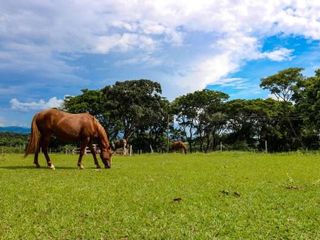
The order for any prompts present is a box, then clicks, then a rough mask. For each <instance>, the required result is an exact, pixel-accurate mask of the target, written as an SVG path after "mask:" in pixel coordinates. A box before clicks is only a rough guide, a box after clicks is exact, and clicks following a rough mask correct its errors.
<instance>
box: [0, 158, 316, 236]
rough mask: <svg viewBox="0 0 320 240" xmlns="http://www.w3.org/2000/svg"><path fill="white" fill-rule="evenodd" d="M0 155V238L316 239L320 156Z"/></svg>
mask: <svg viewBox="0 0 320 240" xmlns="http://www.w3.org/2000/svg"><path fill="white" fill-rule="evenodd" d="M51 157H52V159H53V162H54V164H55V166H56V170H55V171H53V170H49V169H46V168H45V161H44V158H43V157H42V156H41V158H40V164H42V166H43V168H41V169H35V168H34V167H33V165H32V156H30V157H28V158H27V159H23V158H22V156H21V155H15V154H7V155H0V239H192V238H194V239H214V238H217V239H319V238H320V230H319V222H320V197H319V196H320V171H319V167H320V155H318V154H300V153H291V154H274V155H272V154H254V153H241V152H226V153H212V154H187V155H182V154H163V155H157V154H154V155H136V156H132V157H119V156H116V157H114V159H113V166H112V168H111V169H110V170H106V169H102V170H100V171H98V170H96V169H94V164H93V160H92V157H91V156H89V155H88V156H86V157H85V159H84V164H85V167H86V169H85V170H78V169H77V168H76V162H77V156H76V155H63V154H61V155H51Z"/></svg>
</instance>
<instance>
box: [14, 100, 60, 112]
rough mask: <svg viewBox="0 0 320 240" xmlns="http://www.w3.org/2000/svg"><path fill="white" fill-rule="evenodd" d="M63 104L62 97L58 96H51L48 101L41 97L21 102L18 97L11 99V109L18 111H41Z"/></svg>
mask: <svg viewBox="0 0 320 240" xmlns="http://www.w3.org/2000/svg"><path fill="white" fill-rule="evenodd" d="M62 104H63V100H62V99H58V98H56V97H53V98H50V99H49V100H48V101H47V102H46V101H45V100H43V99H40V100H39V101H38V102H20V101H19V100H18V99H16V98H13V99H11V100H10V105H11V109H13V110H18V111H23V112H26V111H30V110H32V111H39V110H43V109H46V108H55V107H56V108H58V107H61V106H62Z"/></svg>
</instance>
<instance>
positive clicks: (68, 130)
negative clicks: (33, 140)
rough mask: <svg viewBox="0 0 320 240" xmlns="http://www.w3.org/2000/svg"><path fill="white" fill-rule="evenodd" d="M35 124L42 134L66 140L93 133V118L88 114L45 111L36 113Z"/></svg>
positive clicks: (53, 110)
mask: <svg viewBox="0 0 320 240" xmlns="http://www.w3.org/2000/svg"><path fill="white" fill-rule="evenodd" d="M37 124H38V126H39V129H40V130H42V131H43V132H46V131H47V132H50V133H51V134H54V135H56V136H57V137H59V138H64V139H66V140H75V139H79V138H81V137H85V136H88V137H89V136H92V135H94V132H95V126H94V117H93V116H92V115H90V114H89V113H78V114H72V113H66V112H63V111H60V110H57V109H47V110H43V111H41V112H39V113H38V117H37Z"/></svg>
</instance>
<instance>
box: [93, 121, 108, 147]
mask: <svg viewBox="0 0 320 240" xmlns="http://www.w3.org/2000/svg"><path fill="white" fill-rule="evenodd" d="M93 120H94V123H95V125H96V130H97V133H98V137H99V139H100V141H101V144H102V145H105V146H103V147H106V148H109V146H110V143H109V140H108V135H107V132H106V130H105V129H104V127H103V126H102V125H101V124H100V123H99V121H98V120H97V119H96V118H95V117H93Z"/></svg>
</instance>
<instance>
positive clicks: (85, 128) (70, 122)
mask: <svg viewBox="0 0 320 240" xmlns="http://www.w3.org/2000/svg"><path fill="white" fill-rule="evenodd" d="M52 135H54V136H56V137H57V138H58V139H60V140H63V141H68V142H69V141H80V155H79V159H78V167H79V168H80V169H83V168H84V167H83V165H82V163H81V161H82V157H83V155H84V152H85V149H86V147H87V145H88V146H89V148H90V151H91V153H92V155H93V159H94V163H95V165H96V167H97V168H100V165H99V163H98V160H97V157H96V153H95V151H94V148H93V145H92V141H93V139H94V138H97V139H98V144H99V147H100V149H101V152H100V157H101V160H102V162H103V163H104V165H105V167H106V168H110V167H111V155H112V153H111V147H110V144H109V140H108V136H107V134H106V131H105V130H104V128H103V127H102V126H101V124H100V123H99V122H98V120H97V119H96V118H95V117H93V116H92V115H90V114H89V113H79V114H71V113H66V112H63V111H59V110H57V109H47V110H43V111H41V112H39V113H36V114H35V115H34V117H33V119H32V123H31V135H30V139H29V142H28V145H27V148H26V150H25V157H26V156H27V155H28V154H29V153H34V164H35V165H36V167H37V168H39V167H40V165H39V162H38V154H39V152H40V148H41V149H42V152H43V154H44V156H45V158H46V160H47V164H48V167H49V168H51V169H54V165H53V164H52V162H51V160H50V158H49V155H48V146H49V142H50V138H51V136H52Z"/></svg>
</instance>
